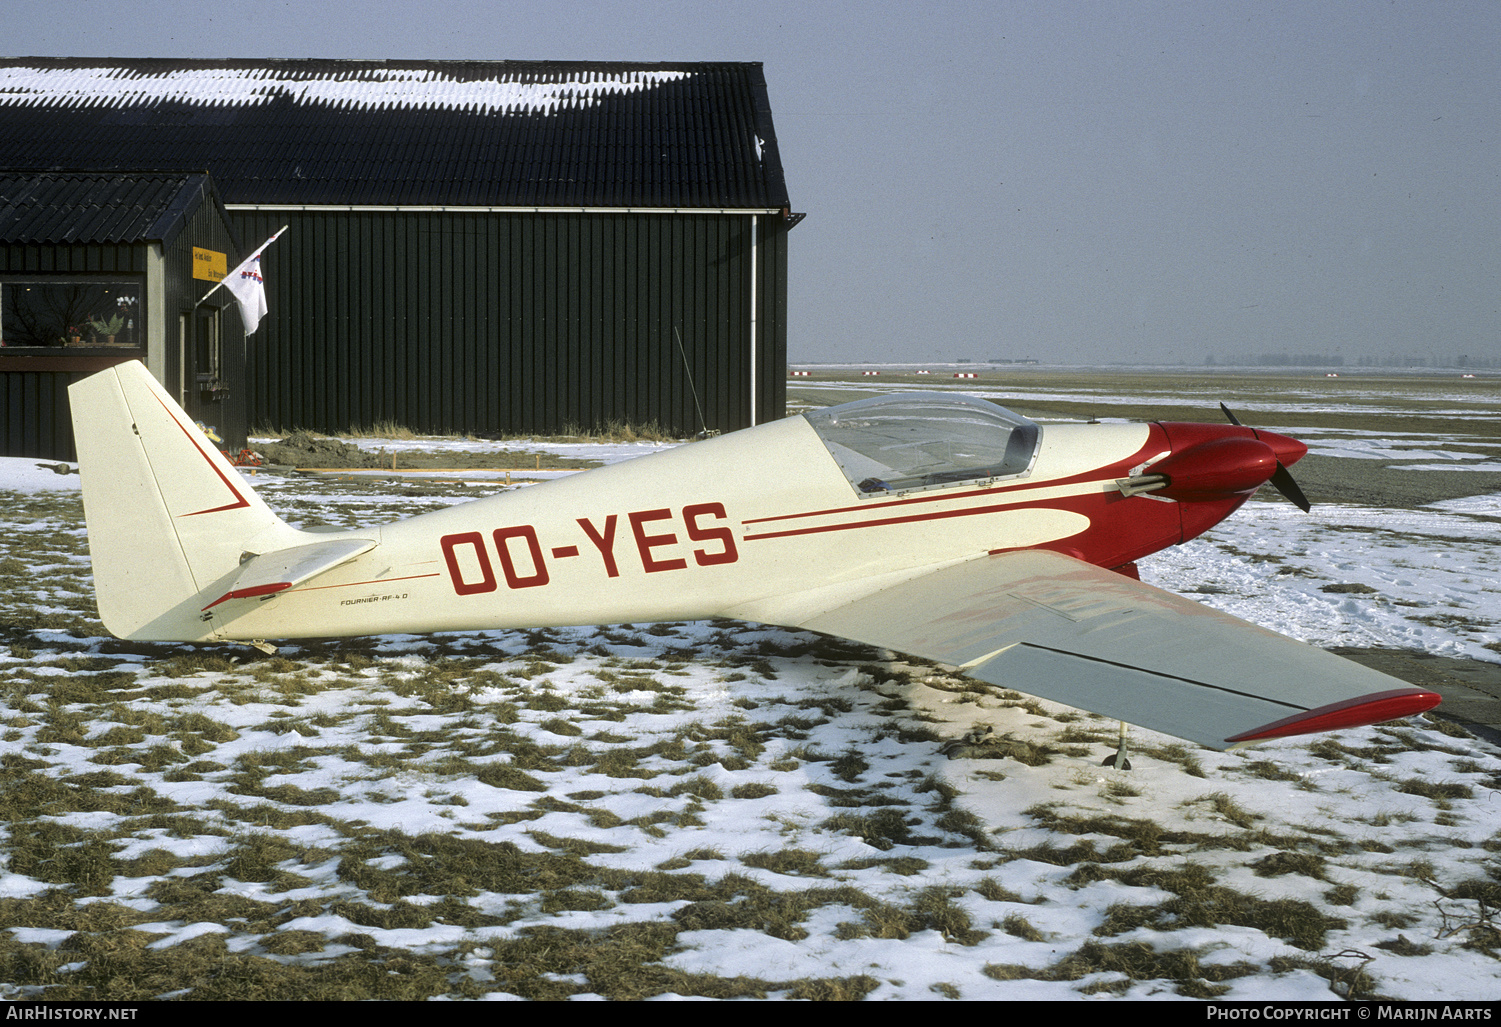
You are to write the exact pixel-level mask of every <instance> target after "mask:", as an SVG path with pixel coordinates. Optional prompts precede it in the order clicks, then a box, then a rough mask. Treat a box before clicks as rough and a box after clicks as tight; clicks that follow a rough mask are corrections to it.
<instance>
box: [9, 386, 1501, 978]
mask: <svg viewBox="0 0 1501 1027" xmlns="http://www.w3.org/2000/svg"><path fill="white" fill-rule="evenodd" d="M806 369H807V370H809V371H810V372H811V373H810V374H809V375H807V376H799V377H796V378H793V379H791V380H789V385H788V397H789V407H790V408H792V409H794V410H796V409H805V408H811V407H816V406H823V405H827V404H829V403H835V402H843V401H847V400H850V399H856V398H859V397H860V396H862V395H866V394H870V393H872V392H874V391H899V390H902V389H907V388H914V387H920V388H939V389H949V388H952V389H962V390H963V391H965V392H967V393H970V394H973V395H979V396H984V397H986V398H990V399H994V400H995V401H997V402H1000V403H1002V404H1003V405H1006V406H1009V407H1012V408H1013V409H1015V410H1017V411H1019V412H1021V413H1024V414H1026V415H1027V416H1030V417H1033V418H1035V419H1037V420H1039V421H1041V422H1043V423H1044V424H1046V423H1047V422H1049V421H1060V420H1089V419H1099V420H1112V419H1165V420H1206V421H1216V422H1217V421H1220V420H1221V419H1222V416H1223V415H1221V414H1220V412H1219V409H1218V404H1219V403H1220V402H1224V403H1226V404H1227V405H1228V406H1229V407H1230V408H1231V409H1232V410H1234V411H1235V413H1236V414H1237V415H1238V416H1239V417H1240V419H1241V420H1242V421H1243V422H1245V423H1246V424H1250V425H1254V426H1256V427H1264V428H1269V429H1271V430H1273V431H1277V432H1282V433H1285V434H1289V435H1292V436H1294V437H1296V438H1300V439H1302V440H1303V441H1305V442H1307V443H1308V444H1309V445H1310V453H1309V455H1308V456H1307V457H1306V458H1305V459H1304V460H1302V461H1301V462H1299V463H1298V464H1297V465H1296V466H1295V467H1294V468H1293V473H1294V476H1295V477H1296V478H1297V480H1298V482H1299V484H1300V485H1301V486H1302V487H1303V490H1304V491H1305V492H1306V493H1307V495H1308V496H1309V498H1310V499H1311V500H1312V501H1313V503H1314V504H1315V505H1314V509H1313V512H1312V513H1311V514H1309V515H1304V514H1302V513H1301V512H1299V511H1298V510H1296V509H1295V508H1294V507H1292V506H1291V504H1289V503H1286V502H1285V501H1282V500H1281V499H1280V498H1279V497H1276V496H1275V495H1271V494H1268V495H1264V496H1263V495H1259V496H1258V497H1257V498H1255V499H1253V500H1252V501H1251V502H1250V503H1248V504H1247V506H1246V507H1245V508H1244V509H1243V510H1242V511H1240V512H1239V513H1238V514H1236V515H1235V516H1234V517H1232V518H1231V519H1230V520H1228V521H1226V522H1225V523H1224V524H1222V525H1220V526H1219V527H1217V528H1216V529H1214V530H1213V531H1212V532H1210V533H1209V534H1208V535H1207V536H1205V537H1204V538H1202V539H1199V540H1196V541H1195V542H1192V543H1189V544H1186V545H1184V546H1180V547H1177V548H1175V549H1173V550H1169V551H1167V552H1165V553H1162V554H1158V555H1157V556H1155V557H1152V558H1149V559H1148V560H1146V561H1143V563H1142V568H1141V569H1142V577H1143V580H1146V581H1148V582H1150V583H1152V584H1156V585H1158V586H1160V587H1164V588H1168V589H1171V590H1173V591H1177V592H1180V593H1183V594H1188V595H1192V596H1193V597H1194V598H1195V599H1198V600H1200V601H1203V602H1205V603H1207V604H1209V605H1213V606H1215V607H1217V608H1219V609H1222V610H1225V611H1227V612H1230V613H1233V614H1235V615H1237V616H1241V617H1244V618H1246V619H1248V620H1251V621H1253V622H1256V623H1260V624H1263V625H1265V626H1267V627H1271V628H1273V629H1275V630H1279V631H1282V632H1284V633H1287V634H1291V635H1293V636H1295V637H1299V638H1302V639H1304V640H1305V641H1309V642H1312V643H1314V644H1318V645H1322V646H1325V647H1328V648H1332V649H1335V650H1336V651H1338V652H1341V653H1342V654H1344V655H1348V656H1350V657H1351V658H1355V659H1359V660H1361V661H1362V662H1368V663H1372V664H1373V665H1376V666H1378V668H1379V669H1384V670H1387V671H1388V672H1389V673H1394V674H1397V675H1398V676H1403V677H1406V678H1408V679H1409V680H1414V681H1416V682H1417V683H1420V684H1424V685H1428V686H1429V687H1436V688H1437V689H1438V690H1440V691H1441V692H1446V694H1452V695H1453V696H1454V697H1455V701H1451V702H1446V704H1445V706H1444V707H1441V708H1440V712H1442V713H1443V714H1445V715H1444V716H1422V717H1417V718H1412V719H1411V720H1408V721H1404V722H1399V723H1396V724H1390V725H1380V726H1376V727H1370V728H1362V729H1357V730H1352V731H1346V732H1341V733H1337V734H1332V735H1320V736H1309V737H1304V738H1299V739H1291V740H1284V741H1279V742H1276V743H1269V744H1266V745H1262V746H1258V747H1254V748H1250V749H1245V750H1240V751H1236V752H1230V753H1213V752H1209V751H1206V750H1200V749H1197V748H1195V747H1192V746H1188V745H1185V744H1183V743H1181V742H1178V741H1177V740H1175V739H1172V738H1168V737H1166V736H1162V735H1154V734H1151V733H1149V732H1136V731H1133V732H1132V739H1133V749H1132V763H1133V767H1132V769H1131V770H1129V771H1120V770H1115V769H1111V768H1104V767H1102V766H1101V765H1100V764H1101V760H1102V759H1103V758H1104V757H1105V756H1106V755H1108V754H1110V753H1112V752H1114V749H1115V742H1116V733H1117V725H1116V724H1115V722H1111V721H1105V720H1103V719H1101V718H1098V717H1094V716H1092V715H1089V714H1083V713H1080V712H1078V711H1075V710H1070V709H1068V708H1066V707H1062V706H1058V705H1056V704H1050V703H1044V702H1039V701H1037V700H1035V699H1032V698H1030V697H1028V696H1027V695H1025V694H1024V693H1022V692H1019V691H1010V690H998V689H993V688H988V687H982V686H979V685H976V684H974V683H973V682H970V681H967V680H966V679H964V678H962V677H959V676H957V675H955V674H952V673H950V672H948V671H947V670H946V669H944V668H941V667H937V666H933V665H925V664H920V663H915V662H912V661H910V660H905V659H903V658H901V657H900V655H899V654H892V653H889V652H885V651H881V650H874V649H869V648H865V647H861V646H857V645H855V644H853V643H848V642H844V641H841V640H837V639H829V638H824V637H821V636H815V635H812V634H808V633H803V632H792V631H785V630H780V629H774V628H767V627H764V626H759V625H750V624H744V623H739V622H729V621H725V622H702V623H685V624H669V625H623V626H622V625H610V626H603V627H586V628H572V629H552V630H546V631H518V632H494V633H481V634H467V635H447V636H437V637H416V636H384V637H379V638H372V639H354V640H340V641H336V642H326V643H323V642H319V643H304V644H297V645H286V646H283V647H282V648H281V650H280V651H279V652H278V653H277V655H275V656H270V657H267V656H263V655H262V654H260V653H258V652H256V651H254V650H252V649H249V648H246V647H189V646H172V645H166V644H145V643H122V642H118V641H116V640H114V639H110V638H108V637H107V636H105V634H104V632H103V629H102V627H101V626H100V625H99V623H98V621H97V618H96V615H95V612H94V609H93V602H92V594H91V590H90V583H89V567H88V557H87V550H86V545H85V538H84V531H83V519H82V514H81V506H80V503H79V493H78V483H77V477H76V475H74V476H68V475H57V474H54V473H53V472H51V471H50V470H46V469H42V468H38V467H36V466H35V462H34V461H16V460H4V461H0V498H3V499H4V501H5V509H6V513H5V514H4V515H3V517H4V521H5V529H6V530H5V531H4V533H3V535H0V581H3V583H4V585H5V588H4V590H3V592H0V597H3V598H0V603H3V614H0V682H3V685H4V688H3V690H0V731H3V732H4V741H5V743H6V744H5V746H4V748H3V753H0V775H3V779H4V781H5V788H4V790H3V792H0V795H3V801H4V802H5V803H6V805H7V807H8V808H7V809H6V810H5V813H6V817H5V820H6V824H7V829H6V834H5V838H4V842H3V848H0V857H3V859H0V910H3V918H0V923H3V924H4V925H6V927H5V928H4V929H0V996H3V997H10V998H37V997H51V998H59V999H112V1000H126V1001H138V1000H143V999H151V998H172V997H181V998H188V999H207V998H228V999H235V998H239V999H286V998H395V999H421V998H433V997H449V998H513V997H518V998H569V997H594V996H599V997H606V998H671V997H724V998H731V997H784V998H834V999H838V998H874V999H939V998H951V999H1049V1000H1053V999H1080V1000H1089V999H1096V1000H1098V999H1112V998H1122V997H1124V998H1130V999H1148V998H1161V999H1183V998H1190V999H1192V998H1224V999H1231V1000H1235V999H1247V1000H1249V999H1255V1000H1260V1001H1271V1000H1281V999H1286V1000H1314V1001H1324V1000H1327V1001H1339V1000H1341V999H1344V998H1373V997H1385V998H1394V999H1474V1000H1494V999H1496V998H1498V997H1501V924H1498V922H1497V918H1496V911H1497V910H1498V909H1501V871H1498V870H1497V865H1498V858H1497V854H1498V852H1501V830H1498V828H1501V816H1498V813H1497V802H1498V801H1501V800H1498V798H1497V795H1498V792H1501V749H1498V748H1497V746H1496V745H1495V744H1493V741H1494V739H1495V736H1494V735H1490V734H1488V733H1489V732H1491V731H1492V730H1493V729H1494V728H1495V727H1496V724H1497V722H1498V720H1501V718H1496V717H1495V715H1494V714H1495V710H1494V706H1495V703H1496V701H1497V700H1496V697H1495V696H1496V692H1497V691H1501V689H1498V688H1497V685H1498V681H1501V675H1498V673H1497V670H1498V668H1501V591H1498V589H1501V585H1498V582H1501V553H1498V549H1501V547H1498V546H1496V544H1495V540H1496V537H1497V532H1498V530H1501V377H1498V376H1495V375H1490V376H1488V377H1487V376H1484V375H1482V376H1480V377H1476V378H1461V377H1460V376H1459V372H1431V373H1420V374H1403V375H1397V374H1390V373H1382V372H1360V371H1356V370H1353V369H1341V370H1340V376H1339V377H1338V378H1325V377H1324V376H1323V375H1322V374H1321V373H1313V372H1308V371H1302V372H1294V371H1288V372H1286V373H1249V372H1229V371H1220V370H1213V369H1203V370H1204V373H1198V372H1193V373H1189V372H1185V371H1183V370H1182V369H1174V370H1165V371H1154V372H1128V371H1122V370H1116V369H1083V370H1081V369H1060V368H1047V367H1033V366H1005V367H986V366H984V365H968V366H962V367H961V366H953V367H940V366H932V367H929V368H924V370H928V371H929V373H928V374H925V375H918V374H915V373H910V372H913V371H915V370H918V369H917V368H896V367H891V366H889V365H888V366H883V367H874V366H870V365H866V366H855V367H839V368H834V367H811V366H810V367H808V368H806ZM871 370H876V371H879V372H880V373H879V374H866V373H865V372H866V371H871ZM956 373H975V374H976V375H977V377H976V378H973V379H956V378H954V377H953V375H954V374H956ZM348 441H349V443H350V445H352V446H354V447H356V448H357V449H359V450H361V451H364V452H368V453H373V454H379V459H377V460H375V461H374V463H375V464H376V465H377V466H375V467H374V468H370V469H366V470H365V471H364V472H362V473H359V474H354V473H344V472H342V471H341V472H338V473H323V474H317V475H302V474H293V473H283V472H273V471H262V472H260V473H258V474H256V475H254V476H253V477H250V478H248V480H249V481H250V482H251V483H252V485H253V486H254V487H255V488H256V489H257V490H258V491H259V492H260V493H261V495H262V496H263V497H264V498H265V499H266V500H267V502H268V503H269V504H270V505H271V506H272V507H273V509H276V510H277V511H278V512H279V513H281V514H282V515H283V516H284V517H285V518H286V519H287V520H289V521H291V522H292V523H294V524H297V525H299V526H304V527H311V526H315V525H318V524H333V525H338V526H353V525H356V524H368V523H371V522H376V521H382V520H389V519H393V518H395V517H403V516H410V515H413V514H416V513H421V512H425V511H428V510H433V509H438V508H441V507H442V506H446V505H450V504H453V503H457V502H463V501H465V500H468V499H473V498H477V497H479V496H481V495H485V494H489V493H491V492H493V491H496V490H498V489H504V488H531V487H538V486H537V485H536V484H535V480H536V479H537V478H538V477H546V476H547V475H552V474H564V473H576V471H575V470H574V469H573V468H571V467H568V466H563V465H566V464H567V463H569V462H570V461H571V462H573V463H574V465H575V466H576V465H577V463H579V462H585V463H592V462H601V461H604V462H608V461H614V460H620V459H629V458H633V457H636V456H640V455H643V454H647V453H650V452H652V451H655V450H657V449H660V448H662V445H663V444H662V443H648V442H627V443H611V442H601V441H599V440H592V441H575V440H548V441H533V440H497V441H489V440H473V439H471V440H457V439H434V440H391V439H353V440H348ZM393 457H394V459H395V461H396V463H397V465H398V468H404V467H407V466H416V465H419V464H421V465H425V466H423V467H421V468H420V469H419V470H418V471H417V472H415V473H413V472H401V471H399V472H398V473H385V472H384V470H383V468H384V465H385V463H386V461H387V460H388V459H391V458H393ZM516 464H521V465H522V466H519V467H516V466H512V465H516ZM445 468H456V469H459V472H460V473H448V472H447V471H446V470H445ZM528 469H530V470H532V471H533V472H535V473H534V474H533V475H532V476H530V477H527V476H524V475H523V474H522V473H521V472H522V471H526V470H528ZM507 471H513V472H515V473H514V474H512V476H511V480H510V483H509V484H507V483H506V480H505V478H503V477H502V476H501V475H502V474H504V473H506V472H507ZM542 472H546V473H545V474H543V473H542ZM544 487H545V486H544ZM1266 491H1268V492H1269V490H1266ZM1420 679H1421V680H1420ZM1488 737H1489V738H1490V739H1491V740H1489V741H1488V740H1487V738H1488ZM966 738H968V739H970V741H969V742H966V741H965V740H966ZM981 738H983V739H984V741H983V742H977V741H976V740H977V739H981ZM951 756H952V757H954V758H950V757H951Z"/></svg>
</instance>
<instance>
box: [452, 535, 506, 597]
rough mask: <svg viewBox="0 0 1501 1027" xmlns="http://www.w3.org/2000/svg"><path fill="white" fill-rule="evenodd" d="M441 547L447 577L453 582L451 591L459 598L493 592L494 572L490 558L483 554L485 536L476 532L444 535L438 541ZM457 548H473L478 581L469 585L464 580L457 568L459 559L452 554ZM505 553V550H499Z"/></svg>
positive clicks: (460, 570) (462, 574)
mask: <svg viewBox="0 0 1501 1027" xmlns="http://www.w3.org/2000/svg"><path fill="white" fill-rule="evenodd" d="M438 543H439V544H440V545H441V546H442V547H443V560H444V562H446V563H447V564H448V577H449V580H451V581H452V582H453V590H454V592H456V593H458V594H459V595H461V596H472V595H477V594H478V593H480V592H494V591H495V589H496V583H495V571H494V569H493V568H491V566H490V557H489V555H488V554H486V552H485V536H483V535H481V534H480V533H479V532H477V531H466V532H464V533H463V534H462V535H444V536H443V537H442V538H440V539H439V540H438ZM459 546H473V547H474V555H475V558H476V559H477V560H478V563H479V572H480V580H479V581H477V582H475V583H473V584H471V583H469V582H467V581H465V580H464V572H463V570H462V569H460V567H459V558H458V556H457V554H456V553H455V552H454V550H456V549H457V548H458V547H459ZM501 552H502V553H503V552H505V550H503V549H502V550H501Z"/></svg>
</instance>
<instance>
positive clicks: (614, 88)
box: [0, 62, 692, 114]
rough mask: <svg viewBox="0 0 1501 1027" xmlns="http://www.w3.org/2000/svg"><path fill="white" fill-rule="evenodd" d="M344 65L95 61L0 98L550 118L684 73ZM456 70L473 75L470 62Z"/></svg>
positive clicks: (12, 83) (28, 75)
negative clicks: (280, 104) (144, 65)
mask: <svg viewBox="0 0 1501 1027" xmlns="http://www.w3.org/2000/svg"><path fill="white" fill-rule="evenodd" d="M341 63H345V62H312V63H306V62H285V63H279V62H268V63H265V64H261V65H257V66H254V67H251V66H235V65H221V66H217V67H197V68H182V67H178V68H162V69H161V70H142V69H141V67H140V66H139V65H136V66H125V65H120V66H108V65H91V66H79V67H73V68H66V69H64V68H58V67H56V66H51V67H48V66H43V65H41V64H40V62H39V64H38V66H34V67H26V66H11V67H0V94H9V97H10V102H12V103H17V104H23V105H24V104H35V105H38V106H46V105H64V106H92V105H96V104H97V105H104V106H111V107H123V106H129V105H133V104H151V103H158V102H162V101H180V102H186V103H205V102H206V103H213V104H226V105H237V106H245V105H252V106H253V105H259V104H265V103H269V102H271V101H273V100H275V99H278V98H281V97H287V98H290V99H292V100H293V101H294V102H297V103H323V104H330V105H333V106H346V107H357V108H363V109H378V108H383V107H407V108H414V109H420V108H441V109H449V110H469V111H477V112H485V113H494V112H502V113H543V114H550V113H554V112H556V111H557V110H558V109H559V108H560V107H565V108H566V107H587V106H591V105H593V104H594V103H596V102H598V99H599V97H601V96H603V95H607V94H619V93H628V92H635V91H638V90H642V89H647V88H651V87H653V86H656V85H658V84H660V83H663V82H671V81H680V80H682V79H685V78H688V77H689V76H690V75H691V74H692V73H691V72H690V71H687V70H646V69H642V68H621V69H619V70H608V71H602V70H598V69H588V68H583V67H580V68H578V69H577V70H576V71H572V72H567V71H565V72H563V73H562V74H555V75H540V76H539V75H537V74H536V73H535V72H534V71H532V72H529V71H524V70H519V69H516V70H513V69H510V68H507V67H505V66H504V65H498V64H497V65H493V67H494V68H495V69H496V70H495V71H493V72H491V73H490V74H488V75H481V76H479V77H472V76H469V75H464V74H455V73H453V72H450V71H448V70H445V69H444V68H442V66H441V65H439V64H431V65H429V66H427V67H411V66H408V67H402V66H388V67H379V66H373V65H372V64H370V63H366V62H359V63H349V64H348V66H347V67H345V68H343V69H340V68H338V67H337V64H341ZM456 67H457V68H463V69H472V68H474V67H475V66H474V65H467V64H466V65H459V66H456Z"/></svg>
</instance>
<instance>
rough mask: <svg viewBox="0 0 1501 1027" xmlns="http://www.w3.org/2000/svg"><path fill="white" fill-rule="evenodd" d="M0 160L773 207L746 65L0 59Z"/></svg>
mask: <svg viewBox="0 0 1501 1027" xmlns="http://www.w3.org/2000/svg"><path fill="white" fill-rule="evenodd" d="M0 167H59V168H73V167H89V168H140V167H149V168H156V169H161V170H195V171H201V170H203V169H205V168H207V169H208V170H210V171H211V172H212V173H213V176H214V179H215V181H216V182H217V183H218V186H219V189H220V192H221V194H222V195H223V197H224V201H225V202H226V203H232V204H235V203H258V204H278V203H285V204H409V205H452V206H540V207H635V206H642V207H710V208H713V207H734V208H780V207H785V206H787V203H788V199H787V190H786V184H785V180H784V178H783V175H782V167H781V159H780V156H779V155H778V151H777V147H776V136H775V132H774V129H773V126H772V120H771V109H770V104H769V102H768V100H767V94H766V81H765V78H764V76H763V74H762V69H761V65H760V64H752V63H716V64H625V63H613V62H612V63H601V62H568V63H553V62H516V61H494V62H455V61H327V60H263V61H240V60H234V61H173V60H158V59H149V60H145V59H142V60H134V59H119V60H115V59H109V60H92V59H87V60H85V59H74V58H66V59H47V58H8V59H4V60H0Z"/></svg>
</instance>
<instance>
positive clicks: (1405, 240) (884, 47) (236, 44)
mask: <svg viewBox="0 0 1501 1027" xmlns="http://www.w3.org/2000/svg"><path fill="white" fill-rule="evenodd" d="M3 10H4V16H3V27H4V31H3V33H0V50H4V51H5V53H6V55H7V56H34V55H35V56H83V57H349V58H412V59H461V58H462V59H485V60H501V59H553V60H648V61H655V60H670V61H678V60H756V61H762V62H764V63H765V65H766V77H767V82H768V85H769V88H770V92H771V101H772V107H773V111H774V116H775V120H776V125H777V134H778V138H779V141H780V144H781V151H782V160H783V164H784V166H785V168H786V173H787V181H788V188H789V190H790V192H791V195H792V198H793V206H794V209H797V210H804V211H807V212H808V215H809V216H808V219H807V220H806V221H804V222H803V223H802V224H801V225H799V226H798V227H797V229H796V230H795V231H794V232H793V235H792V256H791V264H792V271H791V283H790V289H789V293H790V296H789V300H790V304H791V311H790V329H789V350H790V356H791V359H792V360H793V361H794V362H796V361H805V360H809V361H811V360H838V361H853V360H874V361H897V360H914V361H919V360H950V359H954V358H957V357H970V358H974V359H984V358H989V357H997V356H999V357H1022V356H1032V357H1037V358H1040V359H1043V360H1048V361H1052V360H1057V361H1065V362H1092V361H1118V360H1119V361H1131V362H1157V361H1177V360H1184V361H1189V362H1194V363H1197V362H1200V361H1202V360H1203V359H1204V357H1205V356H1206V355H1207V354H1209V353H1219V354H1238V353H1247V352H1321V353H1339V354H1341V355H1342V356H1344V357H1345V359H1346V360H1347V361H1352V362H1353V361H1354V360H1356V359H1357V358H1359V357H1360V356H1361V355H1365V354H1371V355H1376V356H1382V355H1386V354H1389V353H1429V352H1432V353H1435V354H1437V355H1439V356H1447V355H1452V354H1459V353H1469V354H1471V355H1485V356H1489V357H1492V358H1495V357H1497V356H1501V144H1498V136H1501V58H1498V56H1497V55H1498V54H1501V4H1498V3H1496V2H1495V0H1452V2H1442V3H1436V4H1435V3H1409V2H1406V0H1401V2H1396V3H1375V2H1332V0H1329V2H1323V0H1303V2H1290V3H1281V2H1278V3H1268V2H1260V3H1254V4H1253V3H1230V2H1224V3H1167V2H1163V3H1147V2H1117V3H1068V2H1057V0H1055V2H1052V3H1035V4H1034V3H1004V2H998V3H963V2H924V3H921V4H918V3H901V2H880V0H878V2H869V3H825V2H819V0H802V2H792V3H785V2H780V0H756V2H740V0H724V2H717V3H703V2H698V3H675V2H655V3H636V4H631V3H608V2H601V0H591V2H575V3H569V2H561V0H554V2H512V3H505V2H493V0H487V2H475V0H419V2H410V0H404V2H394V0H337V2H323V0H296V2H287V0H260V2H251V3H244V4H209V3H204V2H202V0H6V2H5V5H4V8H3Z"/></svg>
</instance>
